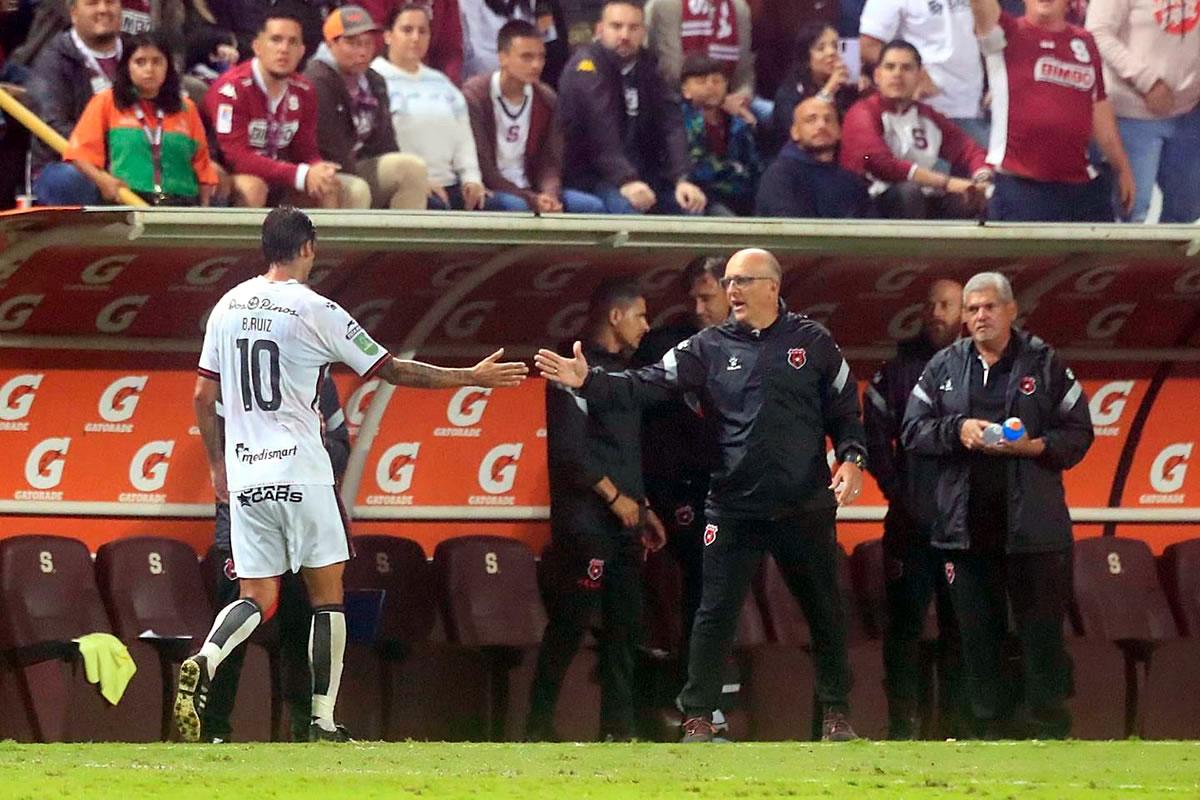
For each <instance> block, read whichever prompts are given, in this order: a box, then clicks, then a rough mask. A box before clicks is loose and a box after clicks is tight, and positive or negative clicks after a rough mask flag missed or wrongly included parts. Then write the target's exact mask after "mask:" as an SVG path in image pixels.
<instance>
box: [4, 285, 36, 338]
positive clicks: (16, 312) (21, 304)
mask: <svg viewBox="0 0 1200 800" xmlns="http://www.w3.org/2000/svg"><path fill="white" fill-rule="evenodd" d="M45 299H46V295H44V294H19V295H16V296H15V297H10V298H8V299H7V300H5V301H4V302H3V303H0V331H19V330H21V328H23V327H25V323H26V322H29V318H30V317H32V316H33V311H34V309H36V308H37V307H38V306H39V305H41V302H42V301H43V300H45Z"/></svg>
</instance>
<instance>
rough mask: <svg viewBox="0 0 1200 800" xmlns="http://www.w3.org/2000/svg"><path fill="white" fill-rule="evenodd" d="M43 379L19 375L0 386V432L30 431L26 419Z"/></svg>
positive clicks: (37, 375)
mask: <svg viewBox="0 0 1200 800" xmlns="http://www.w3.org/2000/svg"><path fill="white" fill-rule="evenodd" d="M43 377H45V376H43V375H39V374H34V373H29V374H25V375H17V376H16V377H13V378H9V379H8V382H7V383H5V384H4V385H3V386H0V431H27V430H29V423H28V422H25V421H24V419H25V417H27V416H28V415H29V410H30V409H31V408H33V401H34V398H35V397H36V396H37V390H38V387H39V386H41V385H42V379H43Z"/></svg>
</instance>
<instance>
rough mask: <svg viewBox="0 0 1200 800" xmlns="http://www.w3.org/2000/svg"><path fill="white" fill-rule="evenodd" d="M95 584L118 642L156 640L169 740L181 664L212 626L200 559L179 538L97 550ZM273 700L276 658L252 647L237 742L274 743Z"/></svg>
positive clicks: (235, 721)
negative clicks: (272, 729) (171, 705)
mask: <svg viewBox="0 0 1200 800" xmlns="http://www.w3.org/2000/svg"><path fill="white" fill-rule="evenodd" d="M96 580H97V582H98V583H99V586H100V594H101V595H102V596H103V597H104V602H105V605H106V606H107V607H108V612H109V616H110V617H111V619H112V621H113V628H114V629H115V632H116V634H117V636H118V637H120V638H121V639H124V640H133V639H137V638H139V637H142V635H143V633H150V632H153V633H154V634H155V635H156V637H157V638H152V637H147V638H146V639H145V641H146V642H147V644H150V645H152V646H154V647H155V648H156V650H157V651H158V654H159V657H160V659H161V665H162V669H163V685H164V686H165V687H166V688H167V697H166V700H167V702H166V704H165V705H164V708H165V709H166V710H167V711H168V713H167V716H166V718H164V721H163V735H164V737H168V738H169V737H170V736H171V735H172V733H173V731H172V729H171V727H170V726H171V720H170V714H169V709H170V703H171V699H172V698H173V696H174V689H175V681H176V680H177V679H178V674H177V673H178V667H179V663H180V662H181V661H182V660H183V659H184V658H186V657H187V656H189V655H190V654H191V653H193V652H195V650H196V649H197V648H198V647H199V645H200V643H201V642H202V641H203V640H204V637H205V635H207V633H208V629H209V627H210V626H211V625H212V620H213V611H212V608H211V606H210V605H209V603H208V595H207V592H206V591H205V588H204V579H203V576H202V575H201V566H200V562H199V561H197V560H196V553H195V551H193V550H192V548H191V547H190V546H188V545H186V544H184V543H183V542H179V541H176V540H174V539H161V538H157V537H151V536H140V537H135V538H130V539H117V540H114V541H111V542H108V543H106V544H104V545H102V546H101V547H100V549H99V550H97V551H96ZM184 637H186V638H184ZM271 697H272V691H271V662H270V658H269V656H268V654H267V652H266V651H265V650H264V649H263V648H262V647H261V646H258V645H255V644H253V643H251V644H250V645H249V649H248V650H247V652H246V660H245V663H244V665H243V667H242V674H241V679H240V680H239V682H238V701H237V703H236V704H235V706H234V713H233V717H232V719H231V723H232V725H233V729H234V730H235V731H237V737H238V739H239V740H241V741H251V742H267V741H270V740H271Z"/></svg>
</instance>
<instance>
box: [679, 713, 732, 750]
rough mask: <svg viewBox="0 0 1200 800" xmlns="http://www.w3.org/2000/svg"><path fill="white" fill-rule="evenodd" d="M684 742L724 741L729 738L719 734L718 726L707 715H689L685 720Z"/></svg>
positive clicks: (682, 740)
mask: <svg viewBox="0 0 1200 800" xmlns="http://www.w3.org/2000/svg"><path fill="white" fill-rule="evenodd" d="M679 741H680V742H681V743H682V744H701V743H705V742H713V743H724V742H728V741H729V740H728V739H723V738H721V737H720V736H717V726H716V725H713V722H712V720H711V719H709V718H708V717H707V716H702V717H688V718H687V719H685V720H684V721H683V738H682V739H680V740H679Z"/></svg>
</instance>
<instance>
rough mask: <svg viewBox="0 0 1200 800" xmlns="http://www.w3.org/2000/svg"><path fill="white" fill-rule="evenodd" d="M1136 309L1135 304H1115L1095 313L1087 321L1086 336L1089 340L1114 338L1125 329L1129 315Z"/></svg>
mask: <svg viewBox="0 0 1200 800" xmlns="http://www.w3.org/2000/svg"><path fill="white" fill-rule="evenodd" d="M1135 308H1137V303H1116V304H1114V305H1111V306H1109V307H1108V308H1104V309H1101V310H1100V311H1097V312H1096V314H1095V315H1094V316H1093V317H1092V318H1091V319H1090V320H1088V324H1087V336H1088V338H1089V339H1102V340H1108V339H1112V338H1114V337H1116V335H1117V334H1118V333H1119V332H1120V331H1121V328H1123V327H1125V323H1126V322H1127V321H1128V320H1129V315H1130V314H1132V313H1133V310H1134V309H1135Z"/></svg>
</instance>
